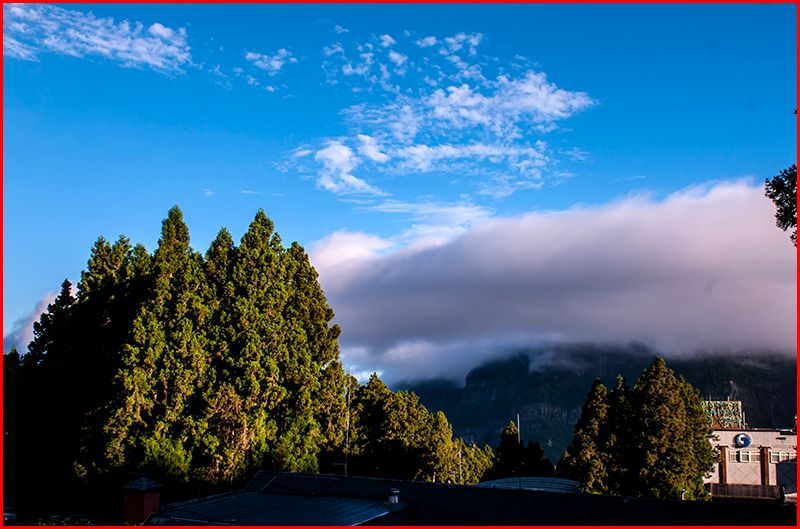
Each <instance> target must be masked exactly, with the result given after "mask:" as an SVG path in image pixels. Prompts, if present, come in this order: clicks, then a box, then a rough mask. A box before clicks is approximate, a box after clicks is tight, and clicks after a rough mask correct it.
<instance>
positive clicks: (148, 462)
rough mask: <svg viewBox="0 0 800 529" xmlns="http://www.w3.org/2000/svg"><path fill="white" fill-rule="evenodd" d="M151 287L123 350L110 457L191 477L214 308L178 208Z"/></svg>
mask: <svg viewBox="0 0 800 529" xmlns="http://www.w3.org/2000/svg"><path fill="white" fill-rule="evenodd" d="M151 286H152V288H151V291H150V292H149V298H148V299H147V300H146V301H145V302H144V304H143V305H142V307H141V309H140V310H139V311H138V314H137V315H136V318H135V320H134V322H133V329H132V333H131V336H130V341H129V342H128V343H127V344H125V345H124V346H123V347H122V369H121V370H120V374H119V384H120V387H121V389H122V393H121V395H120V397H119V399H118V404H117V406H118V407H117V408H116V409H115V410H114V411H113V413H112V415H111V417H110V420H109V422H108V425H107V426H106V431H107V432H109V433H110V434H111V439H110V441H109V443H108V445H107V448H106V457H107V458H108V460H109V461H110V462H111V464H112V465H113V466H123V465H126V466H127V465H129V464H130V463H129V461H130V460H131V459H132V460H133V461H136V462H138V463H139V465H138V466H139V467H140V468H143V469H150V471H151V472H152V473H153V474H154V475H155V476H156V477H161V476H165V477H166V476H169V477H173V478H177V479H186V478H187V477H188V472H189V469H190V467H191V459H192V452H193V449H194V448H195V446H194V445H195V444H196V442H197V438H198V437H197V435H196V430H197V427H198V425H197V411H198V407H199V405H200V402H199V399H197V398H196V396H197V393H198V389H199V388H202V386H203V385H204V382H205V381H204V376H205V374H206V372H207V371H208V368H209V358H208V355H207V352H206V343H205V336H204V333H203V332H201V329H202V328H203V327H204V323H205V320H206V318H208V315H209V311H208V309H207V307H206V306H205V304H204V288H205V279H204V277H203V269H202V264H201V259H200V256H199V255H197V254H196V253H195V252H194V251H193V250H192V249H191V248H190V247H189V230H188V228H187V227H186V224H185V223H184V221H183V215H182V213H181V211H180V209H178V208H177V207H174V208H172V209H171V210H170V211H169V214H168V216H167V218H166V219H165V220H164V222H163V223H162V230H161V239H160V240H159V242H158V248H157V249H156V252H155V255H154V257H153V260H152V280H151ZM161 479H164V478H163V477H162V478H161Z"/></svg>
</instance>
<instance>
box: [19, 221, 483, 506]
mask: <svg viewBox="0 0 800 529" xmlns="http://www.w3.org/2000/svg"><path fill="white" fill-rule="evenodd" d="M333 315H334V314H333V310H332V309H331V308H330V306H329V305H328V303H327V301H326V299H325V296H324V293H323V291H322V289H321V287H320V285H319V282H318V280H317V273H316V271H315V270H314V268H313V267H312V265H311V263H310V262H309V259H308V255H307V254H306V252H305V250H304V249H303V248H302V247H301V246H300V245H298V244H297V243H294V244H292V245H291V246H289V247H288V248H286V247H284V246H283V244H282V242H281V238H280V236H279V235H278V234H277V233H276V232H275V230H274V226H273V223H272V221H271V220H270V219H269V218H268V217H267V216H266V214H265V213H264V212H263V211H259V212H258V213H257V214H256V216H255V218H254V219H253V221H252V222H251V223H250V226H249V228H248V230H247V232H246V233H245V234H244V235H243V236H242V238H241V241H240V242H239V245H238V246H237V245H236V244H235V243H234V241H233V238H232V237H231V234H230V233H229V232H228V231H227V230H226V229H224V228H223V229H222V230H220V232H219V234H218V235H217V237H216V238H215V239H214V241H213V242H212V243H211V245H210V247H209V249H208V250H207V252H206V253H205V254H200V253H198V252H196V251H195V250H194V249H192V247H191V246H190V237H189V230H188V227H187V226H186V224H185V222H184V220H183V215H182V213H181V211H180V209H178V208H177V207H174V208H172V209H171V210H170V211H169V213H168V215H167V218H166V219H164V221H163V223H162V229H161V238H160V239H159V241H158V246H157V248H156V250H155V251H154V252H153V253H152V254H150V253H148V252H147V251H146V249H145V248H144V247H143V246H141V245H135V246H134V245H132V244H131V242H130V241H129V240H128V239H127V238H125V237H120V238H119V239H118V240H117V241H116V242H114V243H110V242H108V241H107V240H106V239H104V238H103V237H100V238H99V239H98V240H97V242H96V243H95V244H94V246H93V247H92V249H91V253H90V257H89V261H88V263H87V266H86V269H85V270H84V271H83V272H82V273H81V278H80V282H79V283H78V285H77V291H76V292H75V293H73V291H72V285H71V284H70V283H69V281H65V282H64V284H63V285H62V288H61V292H60V294H59V296H58V297H57V298H56V299H55V301H53V303H51V304H50V306H49V307H48V309H47V312H45V313H44V314H42V316H41V318H40V320H39V321H38V322H37V323H36V324H35V325H34V340H33V342H32V343H31V344H30V346H29V347H28V351H27V354H24V355H20V354H18V353H17V351H16V349H15V350H12V351H11V352H9V353H8V354H7V355H5V366H4V368H5V377H6V378H5V379H6V384H5V401H4V410H5V412H6V413H5V418H6V420H5V430H6V444H5V447H6V456H7V457H6V459H5V461H6V462H9V461H13V464H12V465H11V466H12V467H13V468H12V469H11V470H10V472H9V470H7V473H9V476H10V479H9V481H8V483H9V485H10V486H11V488H12V489H13V490H14V493H15V496H16V500H17V501H16V503H17V509H18V510H20V511H24V510H25V509H26V508H27V509H37V508H44V505H46V504H47V505H50V506H51V507H54V508H58V502H59V498H63V503H64V505H67V504H68V503H69V501H71V500H70V499H69V498H70V491H72V490H75V487H76V486H77V487H80V486H82V485H90V486H96V487H98V488H100V489H108V487H106V486H105V484H108V483H115V484H117V485H119V484H120V481H121V480H125V479H129V478H130V477H132V476H134V475H138V474H140V473H146V474H147V475H148V476H149V477H151V478H152V479H156V480H159V481H162V482H163V483H167V484H171V485H172V486H173V488H174V487H186V488H191V489H192V490H194V491H197V490H198V488H203V487H205V489H204V490H213V489H214V487H217V489H218V488H219V486H223V485H225V486H230V485H231V484H233V483H236V482H237V481H239V480H241V479H245V478H246V477H247V476H249V475H250V474H251V473H252V471H254V470H255V469H259V468H271V469H279V470H288V471H310V472H316V471H320V470H323V471H328V472H330V471H333V470H335V469H336V468H337V467H336V465H338V464H340V463H341V462H342V461H343V460H344V458H345V448H346V446H345V444H346V441H347V437H349V440H350V443H349V446H348V447H347V449H348V451H349V452H350V454H352V455H353V456H354V457H355V459H356V461H355V466H356V467H358V466H359V465H360V469H361V470H363V472H364V473H366V474H368V475H378V476H391V477H405V478H409V479H427V480H433V479H436V480H441V481H452V482H459V483H472V482H476V481H477V480H478V479H479V478H480V477H481V475H482V474H483V473H484V471H485V470H486V469H487V468H488V467H489V466H490V465H491V462H492V453H491V449H489V448H488V447H486V448H483V449H481V448H478V447H476V446H474V445H470V446H468V445H466V444H464V443H463V442H462V441H461V440H460V439H455V440H454V439H453V436H452V428H451V426H450V424H449V423H448V421H447V419H446V418H445V417H444V415H443V414H442V413H441V412H438V413H430V412H428V411H427V410H426V409H425V408H424V407H423V406H422V405H421V404H419V402H418V399H417V397H416V395H414V394H412V393H405V392H399V393H394V392H392V391H390V390H389V389H388V388H387V387H386V386H385V384H383V382H381V381H380V379H378V377H377V376H373V377H372V379H370V381H369V382H368V383H367V384H366V385H364V386H359V385H358V383H357V382H356V381H355V380H354V379H352V378H351V377H348V376H347V375H345V373H344V371H343V369H342V365H341V361H340V358H339V345H338V337H339V334H340V332H341V330H340V328H339V326H338V325H335V324H333V323H332V320H333ZM348 392H351V395H350V396H351V397H352V399H351V408H352V410H351V411H352V413H351V412H350V411H348V405H347V400H346V397H347V396H348ZM348 425H349V432H348ZM348 433H349V435H348ZM54 439H58V440H59V441H58V442H56V443H54V442H53V440H54ZM350 454H348V455H350ZM359 458H360V461H359ZM8 468H9V467H8V466H7V469H8ZM42 476H47V479H48V482H49V483H50V484H51V485H52V486H51V487H48V488H47V489H46V490H43V489H42V488H41V486H40V484H41V479H42ZM187 490H188V489H187ZM70 508H74V505H71V506H70Z"/></svg>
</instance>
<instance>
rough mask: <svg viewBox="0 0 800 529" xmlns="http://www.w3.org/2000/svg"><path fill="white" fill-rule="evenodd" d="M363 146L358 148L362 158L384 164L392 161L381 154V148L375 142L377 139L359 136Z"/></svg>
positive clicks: (364, 135)
mask: <svg viewBox="0 0 800 529" xmlns="http://www.w3.org/2000/svg"><path fill="white" fill-rule="evenodd" d="M357 138H358V140H359V141H360V142H361V145H360V146H359V147H358V152H359V153H361V155H362V156H364V157H365V158H368V159H370V160H372V161H373V162H378V163H384V162H388V161H389V160H390V157H389V156H387V155H386V154H384V153H382V152H381V149H380V147H379V146H378V144H377V143H376V142H375V138H373V137H371V136H367V135H366V134H359V135H358V136H357Z"/></svg>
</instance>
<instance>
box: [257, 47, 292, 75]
mask: <svg viewBox="0 0 800 529" xmlns="http://www.w3.org/2000/svg"><path fill="white" fill-rule="evenodd" d="M244 57H245V59H247V60H248V61H249V62H250V63H251V64H252V65H253V66H255V67H256V68H259V69H261V70H264V71H266V72H267V73H268V74H269V75H275V74H277V73H278V72H280V71H281V69H282V68H283V66H284V65H285V64H286V63H287V62H288V63H296V62H297V58H296V57H294V56H293V55H292V52H290V51H289V50H287V49H285V48H281V49H279V50H278V51H276V52H275V53H273V54H264V53H257V52H254V51H248V52H247V53H246V54H245V56H244Z"/></svg>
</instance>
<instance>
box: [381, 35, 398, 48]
mask: <svg viewBox="0 0 800 529" xmlns="http://www.w3.org/2000/svg"><path fill="white" fill-rule="evenodd" d="M380 41H381V46H383V47H384V48H388V47H389V46H391V45H392V44H397V41H396V40H394V39H393V38H392V36H391V35H381V36H380Z"/></svg>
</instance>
